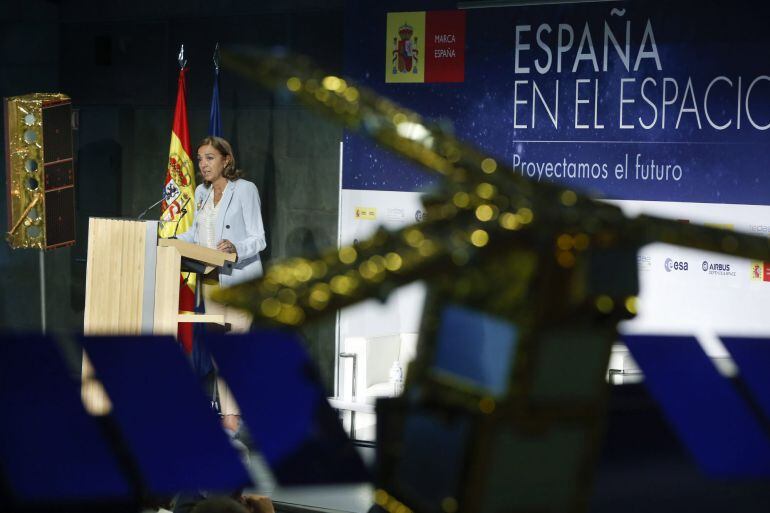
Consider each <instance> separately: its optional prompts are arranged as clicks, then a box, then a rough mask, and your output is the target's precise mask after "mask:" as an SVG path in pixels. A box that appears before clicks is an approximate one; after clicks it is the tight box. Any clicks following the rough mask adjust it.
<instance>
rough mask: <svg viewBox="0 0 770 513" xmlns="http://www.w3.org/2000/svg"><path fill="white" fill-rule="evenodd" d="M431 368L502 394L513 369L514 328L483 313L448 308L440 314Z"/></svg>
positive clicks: (449, 306)
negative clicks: (434, 357) (434, 354)
mask: <svg viewBox="0 0 770 513" xmlns="http://www.w3.org/2000/svg"><path fill="white" fill-rule="evenodd" d="M436 338H437V349H436V359H435V362H434V369H435V370H437V371H438V372H440V373H441V372H447V373H449V374H451V375H454V376H456V377H459V378H461V379H464V380H468V381H470V382H471V383H473V384H474V385H476V386H478V387H480V388H483V389H486V390H488V391H489V392H492V393H493V394H495V395H503V394H504V393H505V392H506V390H507V388H508V377H509V374H510V371H511V368H512V367H513V351H514V349H515V348H516V341H517V329H516V327H515V326H514V325H513V324H511V323H509V322H507V321H504V320H503V319H499V318H497V317H493V316H491V315H489V314H485V313H483V312H479V311H475V310H470V309H467V308H461V307H458V306H452V305H448V306H446V307H444V310H443V312H442V313H441V322H440V325H439V330H438V334H437V337H436Z"/></svg>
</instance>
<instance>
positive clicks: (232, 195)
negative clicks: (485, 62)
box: [177, 179, 267, 287]
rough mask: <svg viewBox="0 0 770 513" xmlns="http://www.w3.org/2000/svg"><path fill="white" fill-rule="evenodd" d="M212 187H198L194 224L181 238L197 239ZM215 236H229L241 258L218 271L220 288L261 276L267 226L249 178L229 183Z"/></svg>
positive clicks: (193, 240) (219, 210) (226, 264)
mask: <svg viewBox="0 0 770 513" xmlns="http://www.w3.org/2000/svg"><path fill="white" fill-rule="evenodd" d="M213 193H214V189H213V188H212V187H208V188H207V187H206V186H205V185H203V184H201V185H199V186H198V187H197V188H196V189H195V219H194V220H193V225H192V226H191V227H190V228H189V229H188V230H187V231H186V232H184V233H183V234H181V235H177V238H178V239H181V240H183V241H186V242H192V243H194V244H200V241H199V240H198V211H199V210H200V209H201V208H202V207H203V204H204V203H205V202H206V200H207V199H208V197H209V195H210V194H213ZM215 238H216V241H217V242H219V241H220V240H222V239H227V240H229V241H230V242H232V243H233V245H235V250H236V251H237V252H238V260H237V261H236V262H235V263H230V262H225V266H224V267H222V268H221V269H220V270H219V285H220V287H230V286H232V285H237V284H239V283H243V282H245V281H248V280H251V279H254V278H258V277H259V276H262V261H261V260H260V258H259V252H260V251H262V250H263V249H265V248H266V247H267V242H266V241H265V227H264V226H263V224H262V211H261V203H260V201H259V192H258V191H257V186H256V185H254V184H253V183H252V182H249V181H248V180H243V179H238V180H234V181H231V182H229V183H228V184H227V187H226V188H225V191H224V193H223V194H222V199H221V200H219V204H218V209H217V222H216V229H215Z"/></svg>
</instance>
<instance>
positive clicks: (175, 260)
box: [82, 217, 235, 414]
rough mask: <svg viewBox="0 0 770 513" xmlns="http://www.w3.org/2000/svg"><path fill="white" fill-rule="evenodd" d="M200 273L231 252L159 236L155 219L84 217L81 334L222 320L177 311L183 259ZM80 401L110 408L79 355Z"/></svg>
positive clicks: (160, 331) (160, 330)
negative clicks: (85, 251) (85, 247)
mask: <svg viewBox="0 0 770 513" xmlns="http://www.w3.org/2000/svg"><path fill="white" fill-rule="evenodd" d="M183 258H184V259H188V260H190V261H192V262H193V263H195V264H196V267H198V268H202V269H203V273H204V274H206V273H209V272H211V271H212V270H214V269H216V268H219V267H222V266H224V265H225V263H226V262H234V261H235V255H233V254H230V253H224V252H221V251H217V250H214V249H209V248H204V247H202V246H198V245H195V244H190V243H187V242H184V241H181V240H177V239H159V238H158V221H136V220H128V219H106V218H98V217H92V218H90V219H89V221H88V259H87V264H86V305H85V316H84V319H83V332H84V334H85V335H150V334H154V335H172V336H176V333H177V325H178V323H180V322H213V323H218V324H224V316H222V315H205V314H194V313H182V314H180V313H179V275H180V273H181V270H182V259H183ZM82 393H83V400H84V402H85V404H86V407H87V408H88V410H89V411H90V412H91V413H93V414H99V413H104V412H106V411H107V410H109V407H110V406H109V401H108V399H107V397H106V396H105V395H104V392H103V390H102V388H101V384H100V383H98V382H97V381H96V380H94V379H93V371H92V370H91V366H90V364H89V362H88V358H87V357H85V356H84V358H83V390H82Z"/></svg>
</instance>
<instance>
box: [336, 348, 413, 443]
mask: <svg viewBox="0 0 770 513" xmlns="http://www.w3.org/2000/svg"><path fill="white" fill-rule="evenodd" d="M341 349H342V350H341V351H340V366H339V390H338V396H337V397H338V398H339V399H340V400H342V401H350V402H351V403H354V404H355V403H358V404H361V403H363V404H361V406H359V407H357V408H355V409H353V408H352V407H351V408H350V409H351V412H356V411H357V414H356V413H352V414H351V415H350V416H349V417H348V418H346V419H345V424H346V427H347V428H348V429H349V430H350V433H351V436H352V437H353V438H355V439H358V440H374V430H375V426H376V417H375V415H374V414H373V413H366V412H364V411H362V408H365V409H366V408H368V409H369V411H371V405H373V404H374V402H375V401H376V399H377V398H378V397H392V396H394V395H396V393H397V387H396V386H395V384H394V383H393V382H391V379H390V372H391V368H392V367H393V362H398V364H399V365H400V367H401V370H402V376H403V379H404V380H405V379H406V371H407V368H408V366H409V362H411V361H412V360H413V359H414V356H415V353H416V351H417V333H399V334H395V335H387V336H380V337H370V338H367V337H347V338H345V340H344V341H343V343H342V345H341Z"/></svg>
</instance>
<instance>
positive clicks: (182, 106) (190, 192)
mask: <svg viewBox="0 0 770 513" xmlns="http://www.w3.org/2000/svg"><path fill="white" fill-rule="evenodd" d="M186 73H187V68H186V67H184V68H182V69H181V70H179V86H178V88H177V94H176V108H175V109H174V126H173V128H172V130H171V146H170V148H169V150H168V167H167V169H166V185H165V194H166V201H164V202H163V204H162V209H163V213H162V214H161V217H160V220H161V223H160V224H161V228H160V236H161V237H174V236H176V235H179V234H180V233H184V232H185V231H187V230H188V229H189V228H190V227H191V226H192V224H193V216H194V215H195V200H194V197H195V167H194V166H193V162H192V159H190V131H189V129H188V126H187V99H186V95H187V87H186V81H185V75H186ZM194 280H195V275H194V274H192V273H184V274H183V275H182V277H180V287H181V288H180V290H179V310H180V311H182V312H193V311H194V310H195V292H194V290H195V281H194ZM178 335H179V341H180V342H181V344H182V346H183V347H184V349H185V351H186V352H187V353H189V352H190V351H191V350H192V324H191V323H180V324H179V333H178Z"/></svg>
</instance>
